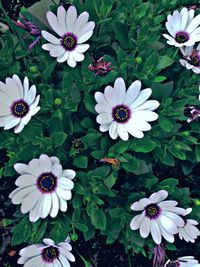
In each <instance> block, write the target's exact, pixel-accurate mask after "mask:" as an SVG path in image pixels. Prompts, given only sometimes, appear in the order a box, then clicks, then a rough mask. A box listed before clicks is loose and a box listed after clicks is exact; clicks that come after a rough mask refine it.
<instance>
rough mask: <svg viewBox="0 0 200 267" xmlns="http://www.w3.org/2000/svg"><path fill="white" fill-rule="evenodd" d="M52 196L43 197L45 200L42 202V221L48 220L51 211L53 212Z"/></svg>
mask: <svg viewBox="0 0 200 267" xmlns="http://www.w3.org/2000/svg"><path fill="white" fill-rule="evenodd" d="M51 205H52V203H51V194H45V195H43V199H42V201H41V202H40V207H39V209H40V217H41V218H42V219H44V218H46V217H47V216H48V215H49V213H50V210H51Z"/></svg>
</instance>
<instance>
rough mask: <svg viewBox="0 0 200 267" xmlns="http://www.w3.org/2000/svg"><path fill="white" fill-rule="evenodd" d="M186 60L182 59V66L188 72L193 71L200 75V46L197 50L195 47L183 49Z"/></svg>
mask: <svg viewBox="0 0 200 267" xmlns="http://www.w3.org/2000/svg"><path fill="white" fill-rule="evenodd" d="M181 52H182V54H183V56H184V59H180V63H181V65H182V66H184V67H186V68H187V69H188V70H190V69H191V70H192V71H193V72H194V73H196V74H200V44H199V45H198V46H197V49H196V50H195V49H194V47H193V46H187V47H181Z"/></svg>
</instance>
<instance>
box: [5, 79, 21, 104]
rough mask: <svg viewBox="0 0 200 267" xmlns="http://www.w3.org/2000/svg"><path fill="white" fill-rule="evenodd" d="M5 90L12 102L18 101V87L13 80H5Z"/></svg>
mask: <svg viewBox="0 0 200 267" xmlns="http://www.w3.org/2000/svg"><path fill="white" fill-rule="evenodd" d="M6 88H7V92H8V94H9V97H10V98H12V99H14V100H16V99H20V92H19V89H18V86H17V84H16V83H15V82H14V80H13V79H11V78H6Z"/></svg>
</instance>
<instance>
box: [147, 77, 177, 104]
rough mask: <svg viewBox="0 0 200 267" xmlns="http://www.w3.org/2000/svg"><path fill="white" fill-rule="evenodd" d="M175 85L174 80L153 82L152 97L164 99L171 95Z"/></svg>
mask: <svg viewBox="0 0 200 267" xmlns="http://www.w3.org/2000/svg"><path fill="white" fill-rule="evenodd" d="M173 87H174V82H173V81H171V82H168V83H165V84H160V83H159V84H158V83H152V85H151V89H152V99H156V100H159V101H161V100H162V99H165V98H167V97H169V96H170V95H171V93H172V91H173Z"/></svg>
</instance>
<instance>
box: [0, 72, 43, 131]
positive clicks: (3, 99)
mask: <svg viewBox="0 0 200 267" xmlns="http://www.w3.org/2000/svg"><path fill="white" fill-rule="evenodd" d="M39 100H40V96H39V95H38V96H36V87H35V85H32V86H31V87H30V88H29V80H28V78H27V77H25V78H24V83H23V85H22V83H21V81H20V79H19V77H18V76H17V75H13V76H12V78H6V82H5V83H3V82H0V127H4V130H9V129H11V128H14V132H15V133H20V132H21V131H22V130H23V129H24V127H25V125H27V124H28V123H29V121H30V120H31V117H32V116H34V115H35V114H36V113H37V112H38V111H39V110H40V107H39V106H38V103H39Z"/></svg>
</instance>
